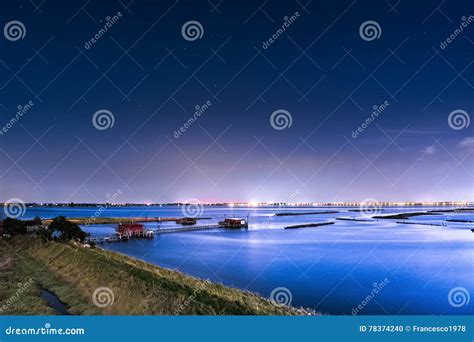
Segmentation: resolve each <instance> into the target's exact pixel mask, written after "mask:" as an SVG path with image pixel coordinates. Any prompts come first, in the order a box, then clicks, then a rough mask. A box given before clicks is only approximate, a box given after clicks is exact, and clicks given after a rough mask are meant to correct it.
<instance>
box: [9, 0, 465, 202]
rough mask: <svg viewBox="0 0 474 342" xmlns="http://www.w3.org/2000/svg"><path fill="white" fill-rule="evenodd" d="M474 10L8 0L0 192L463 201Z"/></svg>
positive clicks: (183, 0)
mask: <svg viewBox="0 0 474 342" xmlns="http://www.w3.org/2000/svg"><path fill="white" fill-rule="evenodd" d="M473 7H474V6H473V4H472V1H468V0H465V1H450V2H449V4H448V3H447V2H445V3H444V2H443V1H440V0H437V1H425V0H422V1H416V2H413V1H407V0H401V1H395V0H387V1H363V0H359V1H356V0H334V1H330V2H327V1H315V0H312V1H311V0H298V1H271V0H268V1H266V0H262V1H261V0H258V1H221V0H209V1H208V0H204V1H187V0H178V1H175V0H160V1H155V0H142V1H140V0H120V1H115V0H108V1H86V0H80V1H67V2H64V1H55V0H46V1H43V2H40V1H31V2H30V1H9V2H8V3H6V2H4V3H2V5H1V11H0V13H1V14H0V19H1V22H0V24H1V26H2V27H3V28H4V30H2V31H3V35H0V129H1V133H0V201H6V200H8V199H10V198H20V199H22V200H23V201H25V202H70V201H74V202H104V201H105V200H106V199H107V198H108V197H107V196H109V195H110V194H113V193H116V192H117V191H118V190H120V192H121V195H120V198H119V199H118V201H122V202H144V203H164V202H174V201H186V200H188V199H191V198H192V199H198V200H200V201H202V202H222V201H228V202H234V201H290V200H291V201H299V202H319V201H362V200H366V199H375V200H379V201H431V200H433V201H434V200H440V201H441V200H469V201H473V200H474V196H473V189H474V168H473V166H474V156H473V152H474V131H473V127H474V124H473V123H471V124H470V125H469V123H470V119H471V117H472V114H473V113H474V96H473V95H474V65H473V57H474V55H473V50H474V17H470V16H471V15H474V10H473ZM463 23H464V25H463ZM366 26H368V28H367V30H364V29H363V28H364V27H366ZM105 27H106V29H105ZM283 27H284V29H283ZM460 27H462V30H460ZM186 28H187V29H186ZM15 29H16V30H15ZM450 37H451V38H450ZM448 39H449V42H448V41H447V40H448ZM30 103H32V105H28V104H30ZM19 106H21V107H20V108H22V110H23V111H25V108H27V110H26V111H25V113H23V114H22V115H20V116H19V115H18V114H17V111H18V108H19ZM374 111H375V112H376V113H377V114H376V115H375V114H374ZM196 112H198V114H196ZM96 113H97V114H96ZM273 113H274V115H272V114H273ZM94 114H96V115H94ZM450 114H451V115H450ZM12 119H13V121H14V122H12ZM108 119H109V121H107V120H108ZM189 120H191V121H189ZM285 120H286V121H285ZM367 120H369V122H368V121H367ZM189 122H191V123H190V124H187V123H189ZM367 122H368V123H367ZM185 124H186V125H185Z"/></svg>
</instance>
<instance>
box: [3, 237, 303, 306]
mask: <svg viewBox="0 0 474 342" xmlns="http://www.w3.org/2000/svg"><path fill="white" fill-rule="evenodd" d="M12 251H15V252H14V253H12ZM0 268H1V269H0V314H8V315H13V314H19V315H24V314H28V315H45V314H54V313H55V311H54V310H53V309H51V308H50V307H49V306H48V305H47V304H46V302H45V301H43V300H42V299H41V298H40V293H41V289H42V288H43V289H47V290H49V291H51V292H53V293H55V294H56V295H57V296H58V298H59V299H60V300H61V301H62V302H63V303H65V304H66V306H67V307H68V311H69V313H71V314H73V315H81V314H89V315H100V314H107V315H173V314H181V315H196V314H197V315H232V314H235V315H301V314H307V313H308V312H306V311H304V310H299V309H295V308H291V307H277V306H274V305H273V304H272V303H271V302H270V301H269V300H266V299H264V298H262V297H260V296H258V295H255V294H252V293H249V292H243V291H240V290H237V289H232V288H228V287H224V286H222V285H219V284H213V283H210V282H207V281H203V280H199V279H196V278H192V277H189V276H186V275H184V274H182V273H179V272H176V271H171V270H167V269H163V268H160V267H156V266H154V265H151V264H148V263H145V262H142V261H140V260H136V259H133V258H130V257H128V256H125V255H122V254H118V253H113V252H110V251H105V250H102V249H88V248H83V247H79V246H75V245H73V244H72V243H70V244H61V243H57V242H41V241H40V239H38V238H26V237H23V238H14V239H12V240H10V241H8V242H7V243H5V241H0ZM30 279H31V284H30V285H28V286H23V287H22V288H23V289H24V290H23V291H22V293H21V294H20V295H18V289H19V286H18V284H20V283H21V284H25V283H28V281H29V280H30ZM99 287H107V288H109V289H110V290H112V292H113V295H114V302H113V304H112V305H110V306H107V307H104V308H99V307H97V306H96V305H94V303H93V300H92V295H93V292H94V290H95V289H97V288H99ZM15 296H16V297H15ZM14 297H15V298H17V299H16V300H11V299H12V298H14ZM9 299H10V301H9V305H7V306H6V308H5V306H4V310H3V312H2V311H1V309H2V306H3V305H4V304H5V303H7V301H8V300H9Z"/></svg>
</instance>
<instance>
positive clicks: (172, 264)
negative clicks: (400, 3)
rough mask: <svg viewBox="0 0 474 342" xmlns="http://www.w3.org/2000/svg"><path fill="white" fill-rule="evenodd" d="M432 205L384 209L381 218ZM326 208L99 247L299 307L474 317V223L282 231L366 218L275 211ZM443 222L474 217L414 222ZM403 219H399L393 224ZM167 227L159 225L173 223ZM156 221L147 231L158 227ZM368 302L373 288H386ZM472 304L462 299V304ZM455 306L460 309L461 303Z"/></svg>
mask: <svg viewBox="0 0 474 342" xmlns="http://www.w3.org/2000/svg"><path fill="white" fill-rule="evenodd" d="M426 209H430V208H422V209H420V208H414V209H413V208H411V209H409V208H403V209H400V208H397V209H393V208H384V210H383V211H382V212H381V214H389V213H396V212H407V211H420V210H426ZM317 210H328V209H327V208H322V209H321V208H298V209H295V208H280V209H278V208H258V209H257V208H238V209H231V208H216V207H212V208H208V207H206V208H205V209H204V213H203V216H205V217H211V220H210V221H202V222H205V223H206V224H208V223H216V222H217V221H218V220H220V219H222V218H223V217H224V215H227V217H230V216H237V217H246V216H247V214H248V215H249V218H250V227H249V229H242V230H224V229H214V230H206V231H196V232H183V233H174V234H162V235H158V236H155V238H154V239H151V240H146V239H143V240H135V241H128V242H123V243H111V244H103V245H102V247H103V248H107V249H110V250H113V251H117V252H121V253H125V254H128V255H130V256H133V257H136V258H140V259H143V260H145V261H147V262H150V263H154V264H156V265H160V266H163V267H167V268H170V269H176V270H179V271H182V272H184V273H187V274H190V275H193V276H196V277H199V278H203V279H210V280H212V281H214V282H219V283H223V284H225V285H228V286H233V287H237V288H240V289H247V290H250V291H253V292H258V293H260V294H261V295H263V296H266V297H270V294H271V292H272V290H274V289H275V288H277V287H284V288H287V289H288V290H289V292H290V293H291V297H292V298H291V304H292V305H293V306H304V307H310V308H313V309H315V310H317V311H320V312H323V313H328V314H349V315H350V314H351V313H353V312H354V311H353V310H354V309H355V308H356V307H357V306H358V305H361V306H362V309H359V310H358V314H363V315H367V314H382V315H383V314H391V315H394V314H436V315H438V314H473V313H474V307H473V302H474V299H472V300H470V302H469V303H468V304H465V305H462V306H459V305H458V304H457V303H459V302H456V300H459V299H461V300H463V299H464V298H466V299H467V297H466V296H465V294H466V293H464V294H463V295H464V297H463V296H462V295H461V297H459V296H457V297H452V298H451V299H452V300H451V302H452V303H454V306H453V305H451V304H450V300H449V299H450V297H449V293H450V291H451V290H452V289H453V288H456V287H462V288H464V289H465V290H466V291H467V293H468V294H470V295H471V296H474V272H473V271H474V268H473V261H474V239H473V237H474V233H472V232H471V231H470V229H471V228H474V224H469V223H448V224H447V226H445V227H439V226H427V225H414V224H398V223H396V222H395V221H396V220H379V221H375V220H374V221H372V222H353V221H339V220H337V221H335V222H336V224H334V225H329V226H323V227H316V228H305V229H296V230H284V229H283V227H285V226H286V225H292V224H304V223H313V222H325V221H334V219H335V218H336V217H356V218H362V217H361V214H360V213H357V212H349V211H348V210H347V209H339V208H338V209H335V210H338V211H340V212H339V213H337V214H324V215H310V216H288V217H275V216H273V214H274V213H275V212H283V211H285V212H286V211H290V212H294V211H317ZM96 211H97V209H96V208H28V210H27V215H28V216H34V215H36V214H38V215H40V216H41V217H54V216H57V215H65V216H69V217H88V216H92V215H94V212H96ZM102 216H104V217H112V216H116V217H134V216H148V217H178V216H182V213H181V210H180V208H178V207H130V208H111V209H107V210H106V211H105V212H104V213H102ZM446 218H455V219H466V220H474V214H473V213H470V214H468V213H464V214H454V215H453V214H446V215H439V216H438V215H436V216H421V217H415V218H411V219H410V221H413V222H425V223H435V224H438V223H441V222H442V221H443V220H445V219H446ZM397 221H399V220H397ZM174 225H175V224H174V223H163V224H161V225H160V227H165V226H170V227H171V226H174ZM157 226H158V224H157V223H148V224H147V227H150V228H156V227H157ZM83 228H84V229H85V230H87V231H88V232H90V233H91V234H92V235H94V236H100V235H108V234H112V233H113V232H114V229H115V227H114V226H113V225H96V226H89V227H83ZM381 283H384V284H385V285H384V286H383V288H382V289H380V291H378V293H376V294H375V295H373V297H372V298H371V299H370V300H368V301H367V300H366V299H367V296H370V295H371V293H372V294H373V293H374V292H373V290H374V286H378V287H379V288H380V284H381ZM464 301H466V300H464ZM457 306H459V307H457Z"/></svg>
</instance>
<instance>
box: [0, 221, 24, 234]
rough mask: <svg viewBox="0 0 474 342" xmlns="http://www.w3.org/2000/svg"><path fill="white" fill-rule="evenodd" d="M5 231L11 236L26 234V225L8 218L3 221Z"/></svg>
mask: <svg viewBox="0 0 474 342" xmlns="http://www.w3.org/2000/svg"><path fill="white" fill-rule="evenodd" d="M3 229H4V230H5V233H7V234H10V235H18V234H25V233H26V225H25V223H24V222H23V221H21V220H17V219H15V218H11V217H7V218H6V219H5V220H3Z"/></svg>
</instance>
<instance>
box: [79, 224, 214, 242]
mask: <svg viewBox="0 0 474 342" xmlns="http://www.w3.org/2000/svg"><path fill="white" fill-rule="evenodd" d="M216 228H222V227H221V226H220V225H218V224H208V225H201V226H185V227H172V228H154V229H148V230H147V231H146V232H145V233H143V234H141V235H140V234H134V235H125V234H112V235H108V236H101V237H91V238H89V239H87V242H94V243H109V242H121V241H128V240H130V239H143V238H150V239H151V238H153V236H154V235H155V234H166V233H180V232H189V231H195V230H207V229H216ZM150 231H153V234H149V232H150Z"/></svg>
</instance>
